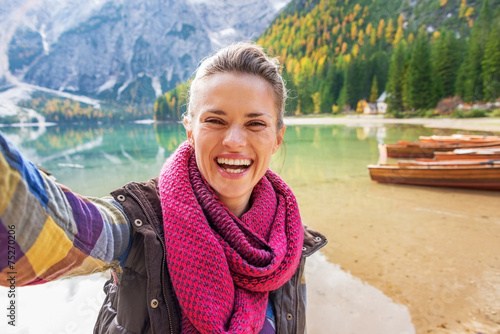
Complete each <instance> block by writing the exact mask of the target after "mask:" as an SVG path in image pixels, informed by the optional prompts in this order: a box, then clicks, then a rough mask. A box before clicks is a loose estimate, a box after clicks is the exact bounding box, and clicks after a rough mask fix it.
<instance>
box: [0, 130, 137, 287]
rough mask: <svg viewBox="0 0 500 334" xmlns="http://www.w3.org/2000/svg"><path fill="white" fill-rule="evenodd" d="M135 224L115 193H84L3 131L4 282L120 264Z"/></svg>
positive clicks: (0, 273)
mask: <svg viewBox="0 0 500 334" xmlns="http://www.w3.org/2000/svg"><path fill="white" fill-rule="evenodd" d="M129 240H130V228H129V224H128V221H127V218H126V216H125V215H124V213H123V211H122V209H121V207H120V205H119V204H118V203H117V202H115V201H114V200H113V199H112V198H103V199H100V198H93V197H83V196H80V195H78V194H75V193H72V192H71V191H70V190H69V189H67V188H65V187H64V186H61V185H59V184H57V183H56V182H54V181H53V180H52V179H50V178H49V177H48V176H47V175H46V174H45V173H43V172H40V171H39V170H38V169H37V168H36V167H35V166H34V165H33V164H32V163H31V162H30V161H28V160H27V159H26V158H24V157H23V156H22V155H21V154H20V152H19V151H18V150H17V149H16V148H15V147H14V146H13V145H12V144H11V143H10V142H8V141H7V140H6V139H5V138H4V137H3V135H2V133H1V132H0V285H7V284H9V282H8V279H9V277H10V276H13V275H14V274H13V273H15V278H16V285H17V286H22V285H33V284H40V283H45V282H48V281H53V280H56V279H58V278H61V277H69V276H76V275H86V274H90V273H93V272H99V271H103V270H106V269H107V268H109V267H115V266H118V259H119V257H120V256H121V255H122V254H123V253H124V252H125V250H126V249H127V246H128V243H129Z"/></svg>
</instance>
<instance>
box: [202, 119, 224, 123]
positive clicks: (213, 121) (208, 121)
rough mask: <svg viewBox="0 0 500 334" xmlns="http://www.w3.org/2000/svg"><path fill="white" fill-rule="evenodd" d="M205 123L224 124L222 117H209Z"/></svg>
mask: <svg viewBox="0 0 500 334" xmlns="http://www.w3.org/2000/svg"><path fill="white" fill-rule="evenodd" d="M205 123H211V124H224V123H223V122H222V121H221V120H220V119H217V118H207V119H206V120H205Z"/></svg>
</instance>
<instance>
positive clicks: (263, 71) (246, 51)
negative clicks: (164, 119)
mask: <svg viewBox="0 0 500 334" xmlns="http://www.w3.org/2000/svg"><path fill="white" fill-rule="evenodd" d="M228 72H238V73H244V74H253V75H257V76H259V77H261V78H262V79H264V80H266V81H267V82H268V83H269V84H270V85H271V87H272V89H273V92H274V97H275V102H276V109H277V111H278V115H277V127H278V130H279V129H281V128H282V127H283V126H284V121H283V117H284V114H285V102H286V98H287V92H286V87H285V83H284V81H283V77H282V76H281V66H280V63H279V61H278V60H277V59H276V58H270V57H269V56H268V55H267V54H266V53H265V52H264V50H263V48H262V47H261V46H259V45H257V44H255V43H251V42H238V43H234V44H231V45H229V46H226V47H225V48H223V49H221V50H219V51H218V52H217V53H215V54H214V55H213V56H211V57H208V58H206V59H205V60H203V61H202V62H201V64H200V66H199V67H198V69H197V70H196V75H195V77H194V79H193V81H192V82H191V86H190V88H189V102H188V106H187V111H186V113H185V114H184V115H183V119H184V120H185V121H187V124H188V125H190V124H191V122H192V119H193V116H194V110H193V106H192V100H193V96H194V94H195V91H196V88H197V87H198V85H200V83H201V82H202V81H203V79H206V78H208V77H210V76H212V75H214V74H218V73H228Z"/></svg>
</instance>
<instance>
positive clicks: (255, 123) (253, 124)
mask: <svg viewBox="0 0 500 334" xmlns="http://www.w3.org/2000/svg"><path fill="white" fill-rule="evenodd" d="M247 126H248V127H250V128H265V127H266V123H264V122H261V121H253V122H249V123H248V124H247Z"/></svg>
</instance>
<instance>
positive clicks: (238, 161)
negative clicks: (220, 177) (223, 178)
mask: <svg viewBox="0 0 500 334" xmlns="http://www.w3.org/2000/svg"><path fill="white" fill-rule="evenodd" d="M217 163H219V164H224V165H232V166H250V165H251V164H252V160H250V159H228V158H217Z"/></svg>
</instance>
